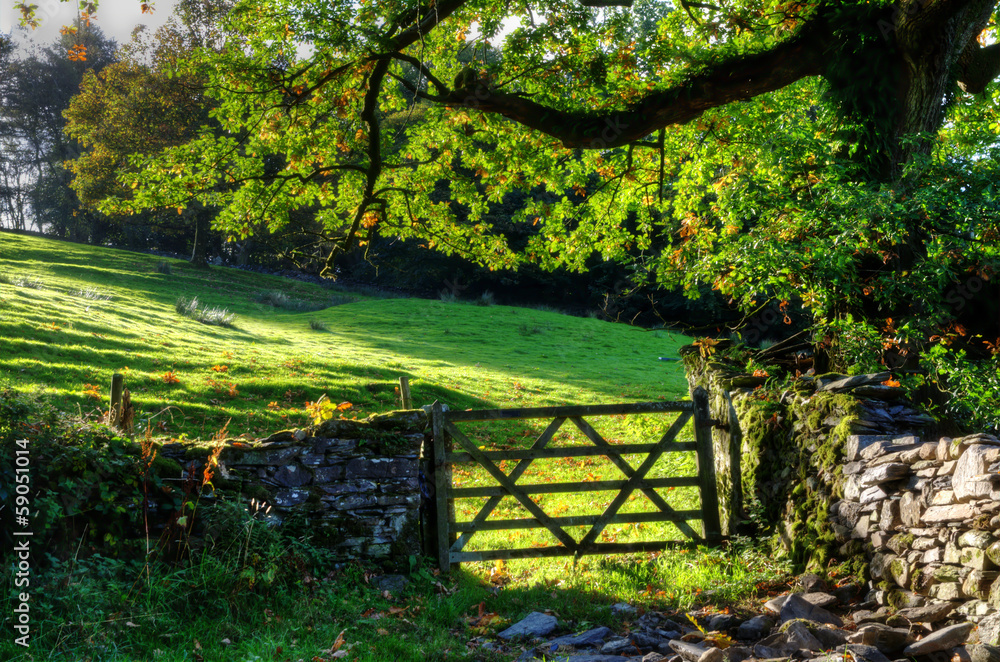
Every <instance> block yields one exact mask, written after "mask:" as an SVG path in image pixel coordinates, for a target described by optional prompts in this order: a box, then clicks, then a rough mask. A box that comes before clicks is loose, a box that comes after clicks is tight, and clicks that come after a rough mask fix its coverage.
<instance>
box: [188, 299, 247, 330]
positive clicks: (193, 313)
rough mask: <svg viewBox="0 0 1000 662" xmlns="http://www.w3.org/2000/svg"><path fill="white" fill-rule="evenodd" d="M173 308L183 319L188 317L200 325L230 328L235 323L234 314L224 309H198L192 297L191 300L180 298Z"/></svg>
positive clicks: (196, 300) (196, 302) (196, 301)
mask: <svg viewBox="0 0 1000 662" xmlns="http://www.w3.org/2000/svg"><path fill="white" fill-rule="evenodd" d="M175 308H176V310H177V312H178V313H179V314H181V315H183V316H184V317H189V318H191V319H193V320H195V321H196V322H201V323H202V324H209V325H211V326H224V327H232V326H233V325H234V323H235V322H236V313H231V312H229V311H228V310H226V309H225V308H214V307H213V308H208V307H203V308H199V307H198V297H194V298H193V299H187V298H185V297H180V298H179V299H177V304H176V306H175Z"/></svg>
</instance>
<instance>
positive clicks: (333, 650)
mask: <svg viewBox="0 0 1000 662" xmlns="http://www.w3.org/2000/svg"><path fill="white" fill-rule="evenodd" d="M345 632H347V630H341V631H340V634H338V635H337V640H336V641H334V642H333V646H330V652H331V653H336V652H337V651H338V650H340V647H341V646H343V645H344V633H345ZM344 654H345V655H346V654H347V653H346V651H345V653H344ZM334 657H336V656H334ZM340 657H343V655H341V656H340Z"/></svg>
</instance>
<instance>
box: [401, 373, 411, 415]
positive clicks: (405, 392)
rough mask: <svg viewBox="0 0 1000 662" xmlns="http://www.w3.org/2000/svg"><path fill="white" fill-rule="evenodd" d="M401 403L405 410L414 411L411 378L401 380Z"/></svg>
mask: <svg viewBox="0 0 1000 662" xmlns="http://www.w3.org/2000/svg"><path fill="white" fill-rule="evenodd" d="M399 402H400V406H401V407H402V408H403V409H412V408H413V401H412V400H411V399H410V378H409V377H400V378H399Z"/></svg>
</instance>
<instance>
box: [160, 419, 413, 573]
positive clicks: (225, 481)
mask: <svg viewBox="0 0 1000 662" xmlns="http://www.w3.org/2000/svg"><path fill="white" fill-rule="evenodd" d="M427 430H428V426H427V417H426V414H425V413H424V412H423V411H421V410H414V411H402V412H393V413H391V414H384V415H377V416H372V417H369V418H368V419H365V420H361V421H352V420H330V421H325V422H324V423H323V424H322V425H319V426H316V427H313V428H308V429H301V430H287V431H283V432H279V433H277V434H274V435H271V436H270V437H268V438H266V439H263V440H260V441H258V442H252V443H247V442H243V441H233V442H227V443H226V444H225V446H224V448H223V450H222V452H221V454H220V456H219V465H218V470H217V477H216V478H215V479H214V480H213V484H214V486H215V487H216V488H217V490H218V495H217V498H219V497H221V498H226V497H228V498H234V497H236V496H237V495H242V497H243V498H245V499H246V500H249V499H251V498H254V499H257V500H258V501H263V502H265V503H267V504H268V505H270V506H271V507H272V510H271V515H270V518H269V520H270V522H271V523H272V524H274V525H282V524H284V523H286V522H288V521H291V520H295V519H296V518H297V519H299V521H300V522H302V523H304V524H305V525H306V526H307V527H308V531H309V533H310V534H311V536H312V539H313V542H314V543H315V544H318V545H320V546H323V547H327V548H329V549H332V550H334V551H335V552H336V555H337V556H338V557H339V558H341V559H343V560H344V561H345V562H346V561H350V560H354V559H366V560H372V561H378V562H381V563H382V564H383V565H385V566H387V567H397V566H398V567H405V565H406V564H407V563H408V557H409V556H410V555H420V554H421V553H422V550H421V547H420V499H421V487H422V481H421V472H420V456H421V449H422V447H423V444H424V442H425V433H426V431H427ZM160 452H161V453H162V455H163V456H164V457H165V458H169V459H170V460H173V461H174V462H176V466H178V467H179V474H180V475H179V479H180V480H184V479H185V478H186V477H187V474H189V473H191V474H193V475H195V476H200V475H201V472H202V471H203V467H204V464H205V462H206V454H207V452H208V449H206V448H205V447H194V448H193V447H191V446H189V445H185V444H166V445H164V446H163V447H162V448H161V450H160ZM210 501H211V500H209V502H210ZM207 511H208V513H209V515H208V517H209V518H210V512H211V510H210V507H209V508H208V509H207Z"/></svg>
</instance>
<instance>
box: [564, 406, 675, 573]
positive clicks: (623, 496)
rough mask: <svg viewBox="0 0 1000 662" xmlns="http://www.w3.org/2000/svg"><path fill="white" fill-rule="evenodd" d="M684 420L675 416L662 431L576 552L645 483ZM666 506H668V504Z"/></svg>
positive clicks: (591, 539) (601, 528) (586, 545)
mask: <svg viewBox="0 0 1000 662" xmlns="http://www.w3.org/2000/svg"><path fill="white" fill-rule="evenodd" d="M686 422H687V421H686V420H684V416H683V415H682V416H678V417H677V420H676V421H674V424H673V425H671V426H670V429H668V430H667V431H666V433H664V435H663V437H661V438H660V441H659V443H657V444H656V447H655V448H653V450H651V451H650V452H649V455H647V456H646V459H645V460H643V462H642V464H640V465H639V468H638V469H636V470H635V472H634V473H633V474H632V475H631V476H629V479H628V481H627V482H626V483H625V485H623V486H622V489H621V491H619V492H618V496H616V497H615V498H614V499H612V500H611V503H609V504H608V507H607V508H605V509H604V512H603V513H602V514H601V516H600V517H599V518H598V519H597V521H596V522H594V525H593V526H591V527H590V531H588V532H587V535H585V536H584V537H583V540H581V541H580V548H579V550H577V553H578V554H579V553H580V551H582V550H586V549H587V548H588V547H589V546H590V545H591V544H592V543H593V542H594V541H595V540H596V539H597V536H599V535H600V534H601V531H603V530H604V527H605V526H607V524H608V522H609V521H610V520H611V518H612V517H614V516H615V515H617V514H618V510H619V509H620V508H621V507H622V506H623V505H625V502H626V501H627V500H628V498H629V497H630V496H631V495H632V492H634V491H635V489H636V488H637V487H642V486H643V485H645V482H644V481H645V478H646V474H647V473H649V470H650V469H652V468H653V465H654V464H656V462H657V461H658V460H659V459H660V456H661V455H663V453H664V452H665V451H666V449H667V446H668V445H669V444H670V443H671V442H673V440H674V437H676V436H677V433H678V432H680V430H681V428H682V427H684V423H686ZM643 489H645V490H648V491H650V492H652V493H653V494H656V490H654V489H652V488H643ZM667 507H668V508H669V507H670V506H669V505H668V506H667ZM671 510H672V509H671ZM683 524H685V525H686V524H687V522H683Z"/></svg>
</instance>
